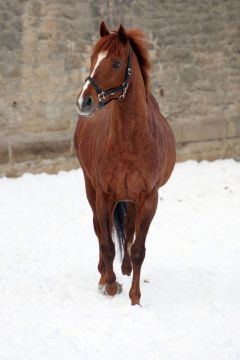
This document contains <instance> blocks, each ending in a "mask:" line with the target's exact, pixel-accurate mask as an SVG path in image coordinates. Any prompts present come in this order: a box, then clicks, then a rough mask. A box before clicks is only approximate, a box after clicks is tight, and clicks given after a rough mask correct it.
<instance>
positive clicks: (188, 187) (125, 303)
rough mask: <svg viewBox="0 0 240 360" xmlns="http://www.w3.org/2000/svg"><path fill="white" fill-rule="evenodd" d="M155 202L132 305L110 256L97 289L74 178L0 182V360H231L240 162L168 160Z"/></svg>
mask: <svg viewBox="0 0 240 360" xmlns="http://www.w3.org/2000/svg"><path fill="white" fill-rule="evenodd" d="M159 197H160V201H159V206H158V211H157V214H156V216H155V218H154V221H153V223H152V226H151V229H150V232H149V236H148V240H147V255H146V259H145V262H144V265H143V270H142V282H141V289H142V299H141V303H142V307H139V306H135V307H133V306H131V305H130V300H129V298H128V291H129V288H130V279H129V278H127V277H123V276H122V275H121V272H120V266H119V262H118V259H116V265H115V268H116V272H117V275H118V279H119V281H120V282H121V283H122V284H123V292H122V294H120V295H118V296H116V297H115V298H109V297H106V296H103V295H100V294H99V293H98V292H97V282H98V272H97V259H98V246H97V239H96V238H95V235H94V232H93V228H92V215H91V212H90V208H89V206H88V203H87V201H86V198H85V190H84V185H83V177H82V173H81V171H80V170H77V171H76V170H75V171H71V172H68V173H60V174H58V175H46V174H40V175H29V174H26V175H24V176H22V177H21V178H18V179H7V178H2V179H0V360H40V359H41V360H58V359H59V360H60V359H64V360H65V359H66V360H75V359H76V360H77V359H78V360H85V359H86V360H88V359H91V360H92V359H94V360H95V359H96V360H98V359H104V360H105V359H106V360H108V359H109V360H110V359H117V360H118V359H120V360H121V359H124V360H128V359H139V360H142V359H146V360H155V359H156V360H159V359H161V360H239V359H240V163H237V162H234V161H233V160H225V161H222V160H220V161H215V162H213V163H209V162H201V163H197V162H194V161H188V162H185V163H180V164H177V166H176V168H175V171H174V173H173V176H172V178H171V180H170V181H169V182H168V184H167V185H166V186H165V187H164V188H163V189H161V190H160V193H159ZM144 280H145V281H144Z"/></svg>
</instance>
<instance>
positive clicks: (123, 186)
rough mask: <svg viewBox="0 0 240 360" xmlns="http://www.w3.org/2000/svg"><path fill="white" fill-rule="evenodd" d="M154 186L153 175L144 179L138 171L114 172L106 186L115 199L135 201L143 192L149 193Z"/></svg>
mask: <svg viewBox="0 0 240 360" xmlns="http://www.w3.org/2000/svg"><path fill="white" fill-rule="evenodd" d="M154 186H155V181H154V177H153V178H152V179H149V178H148V179H147V181H146V179H145V178H144V176H143V175H142V174H141V172H140V171H137V170H136V171H133V172H132V173H121V172H116V173H115V174H114V177H113V178H112V179H111V181H110V183H109V184H108V186H107V188H108V191H110V193H112V195H113V197H114V198H115V200H130V201H136V200H137V198H138V197H139V196H140V195H142V194H143V193H150V192H151V191H152V189H153V188H154Z"/></svg>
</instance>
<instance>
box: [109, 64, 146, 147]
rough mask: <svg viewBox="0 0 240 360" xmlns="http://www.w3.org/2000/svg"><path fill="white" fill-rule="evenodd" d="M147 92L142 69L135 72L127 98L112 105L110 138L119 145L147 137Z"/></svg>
mask: <svg viewBox="0 0 240 360" xmlns="http://www.w3.org/2000/svg"><path fill="white" fill-rule="evenodd" d="M147 127H148V116H147V102H146V91H145V86H144V82H143V79H142V75H141V72H140V69H137V71H135V72H134V74H133V75H132V79H131V84H130V86H129V89H128V91H127V94H126V97H125V98H124V100H122V101H115V102H113V104H112V119H111V129H110V136H111V140H112V141H113V142H115V143H118V144H123V145H126V144H133V142H137V141H141V137H142V136H143V134H145V136H146V135H147Z"/></svg>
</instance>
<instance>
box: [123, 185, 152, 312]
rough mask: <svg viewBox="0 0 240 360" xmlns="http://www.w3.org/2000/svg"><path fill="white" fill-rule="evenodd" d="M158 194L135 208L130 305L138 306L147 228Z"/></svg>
mask: <svg viewBox="0 0 240 360" xmlns="http://www.w3.org/2000/svg"><path fill="white" fill-rule="evenodd" d="M157 201H158V194H157V191H154V192H152V193H151V194H150V195H149V196H148V197H147V198H145V199H144V200H143V201H142V202H140V204H138V206H137V214H136V239H135V241H134V244H133V246H132V248H131V259H132V264H133V280H132V287H131V289H130V292H129V296H130V299H131V301H132V305H136V304H140V297H141V292H140V284H139V283H140V272H141V267H142V263H143V260H144V257H145V250H146V249H145V241H146V236H147V233H148V229H149V226H150V224H151V221H152V219H153V216H154V214H155V212H156V209H157Z"/></svg>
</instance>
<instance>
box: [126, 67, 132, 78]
mask: <svg viewBox="0 0 240 360" xmlns="http://www.w3.org/2000/svg"><path fill="white" fill-rule="evenodd" d="M127 72H128V76H131V75H132V70H131V68H128V70H127Z"/></svg>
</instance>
